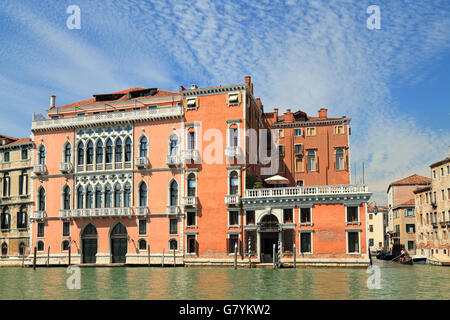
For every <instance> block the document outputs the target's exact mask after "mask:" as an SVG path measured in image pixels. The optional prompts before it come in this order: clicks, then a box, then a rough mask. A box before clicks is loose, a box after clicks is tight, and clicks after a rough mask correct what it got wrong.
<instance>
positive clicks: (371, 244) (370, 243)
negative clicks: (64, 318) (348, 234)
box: [369, 239, 374, 247]
mask: <svg viewBox="0 0 450 320" xmlns="http://www.w3.org/2000/svg"><path fill="white" fill-rule="evenodd" d="M373 246H374V241H373V239H369V247H373Z"/></svg>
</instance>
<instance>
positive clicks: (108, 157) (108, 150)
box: [105, 139, 113, 163]
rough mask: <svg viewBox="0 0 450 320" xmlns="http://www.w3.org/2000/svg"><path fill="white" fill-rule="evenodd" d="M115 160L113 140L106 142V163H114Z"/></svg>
mask: <svg viewBox="0 0 450 320" xmlns="http://www.w3.org/2000/svg"><path fill="white" fill-rule="evenodd" d="M112 160H113V143H112V141H111V139H108V140H107V141H106V152H105V163H112Z"/></svg>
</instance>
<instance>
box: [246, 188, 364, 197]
mask: <svg viewBox="0 0 450 320" xmlns="http://www.w3.org/2000/svg"><path fill="white" fill-rule="evenodd" d="M368 192H369V190H368V187H367V186H362V185H359V186H358V185H336V186H313V187H287V188H267V189H248V190H246V191H245V198H272V197H290V196H308V195H310V196H318V195H345V194H363V193H368Z"/></svg>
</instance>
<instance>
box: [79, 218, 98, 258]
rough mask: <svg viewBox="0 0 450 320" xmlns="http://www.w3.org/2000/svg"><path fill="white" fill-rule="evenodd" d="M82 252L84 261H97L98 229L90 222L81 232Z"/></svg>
mask: <svg viewBox="0 0 450 320" xmlns="http://www.w3.org/2000/svg"><path fill="white" fill-rule="evenodd" d="M81 252H82V257H83V263H95V261H96V259H95V256H96V254H97V229H96V228H95V226H94V225H93V224H91V223H90V224H88V225H87V226H86V228H84V230H83V233H82V234H81Z"/></svg>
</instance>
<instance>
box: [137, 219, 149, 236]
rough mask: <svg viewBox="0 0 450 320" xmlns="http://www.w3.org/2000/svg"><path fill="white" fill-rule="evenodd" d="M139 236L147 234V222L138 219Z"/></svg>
mask: <svg viewBox="0 0 450 320" xmlns="http://www.w3.org/2000/svg"><path fill="white" fill-rule="evenodd" d="M139 234H140V235H144V234H147V220H145V219H139Z"/></svg>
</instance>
